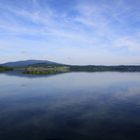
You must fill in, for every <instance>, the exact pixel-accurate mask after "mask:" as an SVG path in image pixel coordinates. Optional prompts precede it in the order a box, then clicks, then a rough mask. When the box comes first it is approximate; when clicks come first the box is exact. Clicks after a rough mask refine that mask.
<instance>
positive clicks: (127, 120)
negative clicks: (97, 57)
mask: <svg viewBox="0 0 140 140" xmlns="http://www.w3.org/2000/svg"><path fill="white" fill-rule="evenodd" d="M0 140H140V73H119V72H102V73H66V74H60V75H53V76H48V77H47V76H45V77H32V76H31V77H24V76H18V75H17V76H14V75H6V74H0Z"/></svg>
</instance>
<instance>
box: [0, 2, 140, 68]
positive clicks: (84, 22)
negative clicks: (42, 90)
mask: <svg viewBox="0 0 140 140" xmlns="http://www.w3.org/2000/svg"><path fill="white" fill-rule="evenodd" d="M25 59H42V60H45V59H46V60H51V61H56V62H62V63H66V64H80V65H81V64H99V65H100V64H103V65H119V64H140V1H139V0H0V63H4V62H7V61H17V60H25Z"/></svg>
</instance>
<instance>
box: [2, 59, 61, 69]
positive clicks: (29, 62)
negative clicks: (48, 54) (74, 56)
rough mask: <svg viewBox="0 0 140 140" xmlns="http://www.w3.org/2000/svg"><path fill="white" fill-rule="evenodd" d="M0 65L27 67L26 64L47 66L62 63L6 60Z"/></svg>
mask: <svg viewBox="0 0 140 140" xmlns="http://www.w3.org/2000/svg"><path fill="white" fill-rule="evenodd" d="M1 65H2V66H7V67H28V66H48V65H50V66H51V65H53V66H54V65H62V64H59V63H56V62H52V61H47V60H24V61H16V62H8V63H4V64H1Z"/></svg>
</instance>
